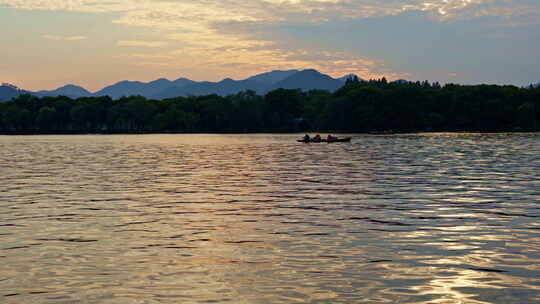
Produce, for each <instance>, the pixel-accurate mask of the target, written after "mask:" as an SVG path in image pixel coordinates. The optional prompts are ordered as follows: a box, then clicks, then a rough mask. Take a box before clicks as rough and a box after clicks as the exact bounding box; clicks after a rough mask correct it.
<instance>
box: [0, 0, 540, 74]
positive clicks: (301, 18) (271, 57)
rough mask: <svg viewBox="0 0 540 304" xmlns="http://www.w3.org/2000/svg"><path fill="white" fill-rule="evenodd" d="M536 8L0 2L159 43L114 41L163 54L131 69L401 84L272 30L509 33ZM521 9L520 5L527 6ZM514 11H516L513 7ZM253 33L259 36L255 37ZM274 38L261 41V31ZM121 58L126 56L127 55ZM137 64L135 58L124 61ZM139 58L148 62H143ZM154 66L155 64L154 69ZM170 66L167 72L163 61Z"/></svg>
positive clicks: (451, 0) (403, 1)
mask: <svg viewBox="0 0 540 304" xmlns="http://www.w3.org/2000/svg"><path fill="white" fill-rule="evenodd" d="M535 1H536V0H522V1H521V2H518V1H515V0H248V1H246V0H199V1H195V0H112V1H108V0H0V7H10V8H16V9H26V10H57V11H75V12H87V13H111V12H112V13H115V15H117V16H118V17H117V18H116V19H115V20H114V21H113V22H114V23H116V24H122V25H127V26H133V27H148V28H152V29H154V30H155V31H156V32H157V33H161V35H162V36H161V37H160V38H159V39H160V40H165V39H166V40H168V42H165V41H130V40H125V41H124V40H122V41H118V46H123V47H133V48H135V47H147V48H167V50H166V51H163V52H158V53H157V54H146V55H144V56H142V57H141V60H140V61H137V63H136V64H148V65H162V66H176V67H177V68H190V67H191V68H199V69H200V68H203V67H207V66H213V67H217V68H218V70H219V69H223V73H227V72H226V71H225V70H226V69H227V66H226V65H229V66H228V67H229V69H231V68H230V67H231V65H234V66H237V67H238V66H242V67H243V69H244V70H245V72H246V73H247V72H251V70H257V71H261V70H265V69H274V68H308V67H309V68H317V69H320V70H321V71H323V72H326V73H329V74H332V75H336V76H337V75H338V74H346V73H358V74H360V75H362V76H364V77H367V78H369V77H377V76H379V75H382V74H386V75H390V76H389V78H392V77H393V76H392V75H394V76H395V77H396V78H402V77H404V76H406V75H407V74H403V73H400V72H396V71H392V70H390V69H389V68H388V67H386V65H385V63H384V62H382V61H380V60H376V59H373V58H367V57H366V56H363V55H362V53H361V50H358V51H357V53H344V52H336V51H332V50H329V49H327V48H324V47H317V46H313V47H311V48H309V49H308V48H306V47H303V46H302V45H301V44H300V43H298V42H295V41H291V40H287V39H286V36H287V33H286V32H285V31H283V30H280V29H279V27H283V26H289V25H296V24H320V23H326V22H329V21H343V20H356V19H363V18H373V17H383V16H393V15H399V14H403V13H405V12H408V11H421V12H424V13H425V15H426V16H428V17H429V18H432V19H434V20H438V21H440V22H453V21H454V20H459V19H470V18H480V17H485V16H497V17H500V18H503V19H504V20H506V21H505V22H506V23H507V24H509V25H519V24H523V23H524V22H527V23H530V22H534V21H535V20H536V22H538V21H537V20H540V18H538V17H539V16H540V5H538V4H535ZM527 2H528V4H527ZM519 3H521V4H519ZM258 29H264V30H265V31H266V32H264V33H262V34H261V31H258ZM269 29H271V30H272V29H273V30H274V32H272V33H268V32H267V30H269ZM44 37H45V38H47V39H52V40H80V39H84V37H82V36H73V37H60V36H51V35H47V36H44ZM127 56H129V55H127ZM132 56H141V54H139V55H137V54H132ZM144 58H147V59H148V60H145V59H144ZM159 58H163V59H162V61H159V60H158V59H159ZM168 58H174V64H172V63H171V61H173V60H171V59H168Z"/></svg>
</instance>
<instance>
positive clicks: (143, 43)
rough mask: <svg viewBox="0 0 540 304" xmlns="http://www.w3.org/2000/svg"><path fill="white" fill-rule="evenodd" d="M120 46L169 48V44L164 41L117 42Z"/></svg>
mask: <svg viewBox="0 0 540 304" xmlns="http://www.w3.org/2000/svg"><path fill="white" fill-rule="evenodd" d="M117 45H118V46H127V47H149V48H159V47H164V46H167V45H168V43H167V42H164V41H134V40H120V41H118V42H117Z"/></svg>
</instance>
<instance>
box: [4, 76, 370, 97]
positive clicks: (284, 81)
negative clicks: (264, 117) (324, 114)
mask: <svg viewBox="0 0 540 304" xmlns="http://www.w3.org/2000/svg"><path fill="white" fill-rule="evenodd" d="M353 76H354V74H349V75H345V76H343V77H341V78H339V79H334V78H332V77H330V76H328V75H325V74H322V73H320V72H318V71H316V70H313V69H308V70H302V71H299V70H284V71H282V70H275V71H271V72H267V73H262V74H258V75H254V76H251V77H249V78H246V79H243V80H234V79H230V78H226V79H223V80H222V81H219V82H209V81H201V82H198V81H193V80H191V79H187V78H178V79H176V80H174V81H170V80H168V79H165V78H160V79H157V80H154V81H150V82H141V81H128V80H124V81H120V82H117V83H115V84H112V85H109V86H107V87H105V88H103V89H101V90H99V91H97V92H95V93H91V92H89V91H88V90H86V89H84V88H82V87H80V86H76V85H72V84H70V85H66V86H63V87H60V88H58V89H55V90H51V91H47V90H44V91H38V92H33V93H32V92H27V91H22V90H19V89H14V88H12V87H10V86H5V88H4V87H3V88H2V91H1V95H0V100H6V99H11V98H13V97H15V96H18V95H20V94H22V93H21V92H24V93H30V94H34V95H36V96H39V97H43V96H60V95H63V96H68V97H71V98H79V97H88V96H110V97H111V98H113V99H118V98H121V97H122V96H132V95H141V96H144V97H146V98H149V99H165V98H173V97H177V96H200V95H210V94H217V95H221V96H225V95H230V94H236V93H238V92H240V91H246V90H252V91H255V92H256V93H258V94H265V93H267V92H269V91H272V90H275V89H278V88H284V89H301V90H304V91H307V90H313V89H318V90H329V91H335V90H337V89H338V88H340V87H342V86H343V84H344V82H345V81H346V80H347V78H349V77H353ZM360 80H361V79H360Z"/></svg>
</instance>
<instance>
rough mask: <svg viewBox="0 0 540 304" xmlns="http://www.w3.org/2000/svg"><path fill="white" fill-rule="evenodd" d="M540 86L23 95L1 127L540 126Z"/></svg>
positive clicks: (0, 116)
mask: <svg viewBox="0 0 540 304" xmlns="http://www.w3.org/2000/svg"><path fill="white" fill-rule="evenodd" d="M539 122H540V88H519V87H515V86H498V85H474V86H470V85H457V84H447V85H444V86H441V85H439V84H438V83H429V82H427V81H424V82H414V83H413V82H408V83H396V82H392V83H389V82H387V81H386V79H384V78H382V79H378V80H370V81H359V80H358V79H356V78H351V79H349V80H348V81H347V82H346V84H345V85H344V86H343V87H342V88H340V89H338V90H337V91H336V92H333V93H331V92H328V91H323V90H312V91H307V92H303V91H301V90H288V89H277V90H274V91H271V92H269V93H267V94H266V95H264V96H261V95H257V94H256V93H255V92H253V91H244V92H240V93H237V94H234V95H229V96H218V95H207V96H192V97H176V98H170V99H164V100H149V99H146V98H144V97H141V96H130V97H123V98H120V99H117V100H113V99H111V98H110V97H82V98H78V99H71V98H68V97H63V96H60V97H43V98H38V97H35V96H32V95H21V96H18V97H16V98H14V99H12V100H10V101H8V102H2V103H0V133H3V134H16V133H146V132H303V131H333V132H370V131H384V130H393V131H394V132H415V131H487V132H491V131H536V130H539Z"/></svg>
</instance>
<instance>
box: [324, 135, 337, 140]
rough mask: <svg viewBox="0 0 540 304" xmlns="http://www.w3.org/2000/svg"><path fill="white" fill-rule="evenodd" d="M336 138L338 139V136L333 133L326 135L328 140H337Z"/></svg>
mask: <svg viewBox="0 0 540 304" xmlns="http://www.w3.org/2000/svg"><path fill="white" fill-rule="evenodd" d="M336 139H337V137H335V136H332V135H330V134H328V136H327V137H326V140H328V141H331V140H336Z"/></svg>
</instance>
